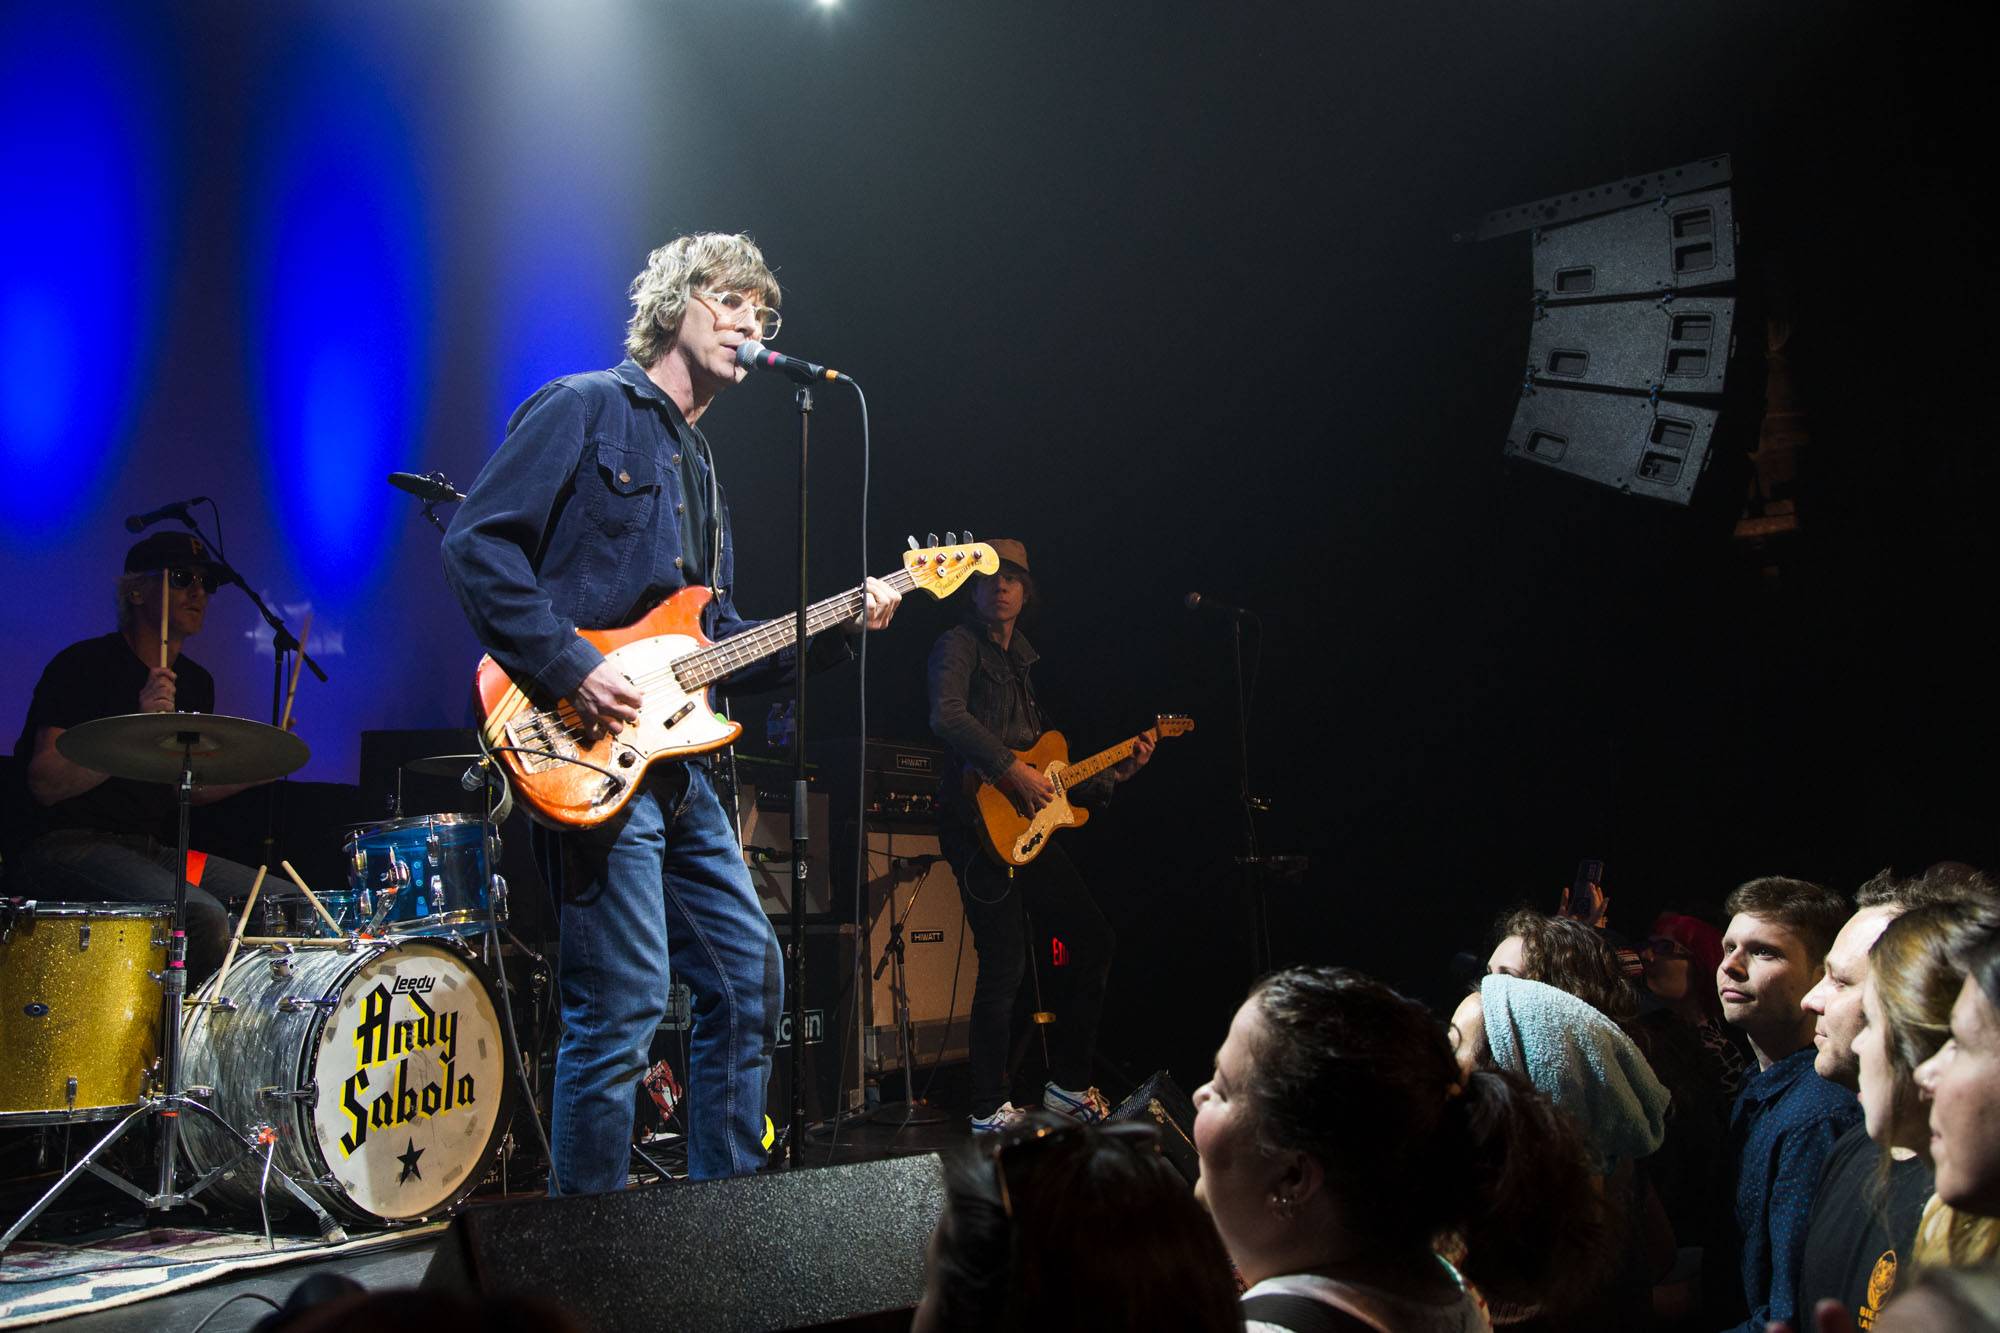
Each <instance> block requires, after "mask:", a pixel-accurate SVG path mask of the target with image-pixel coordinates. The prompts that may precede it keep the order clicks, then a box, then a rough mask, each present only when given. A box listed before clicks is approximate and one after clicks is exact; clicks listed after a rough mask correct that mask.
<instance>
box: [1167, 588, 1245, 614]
mask: <svg viewBox="0 0 2000 1333" xmlns="http://www.w3.org/2000/svg"><path fill="white" fill-rule="evenodd" d="M1181 601H1182V603H1183V604H1184V605H1185V606H1186V607H1187V609H1188V610H1190V611H1196V612H1201V611H1206V612H1208V613H1210V614H1211V615H1218V616H1228V617H1229V618H1230V619H1231V620H1255V619H1256V618H1257V613H1256V612H1255V611H1247V610H1245V609H1244V608H1242V607H1240V606H1230V605H1229V604H1228V603H1227V602H1218V601H1216V600H1215V599H1214V598H1213V597H1204V596H1202V595H1201V594H1200V593H1198V592H1191V593H1189V594H1188V595H1187V596H1186V597H1184V598H1182V599H1181Z"/></svg>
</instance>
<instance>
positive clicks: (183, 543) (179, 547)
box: [125, 532, 222, 574]
mask: <svg viewBox="0 0 2000 1333" xmlns="http://www.w3.org/2000/svg"><path fill="white" fill-rule="evenodd" d="M197 565H207V566H210V567H211V568H217V569H219V568H221V566H222V562H221V561H220V560H217V559H216V558H215V556H214V554H213V553H211V552H210V551H209V549H208V543H207V542H205V541H203V540H202V539H201V538H200V537H197V536H196V535H195V534H194V533H192V532H156V533H154V534H153V535H152V536H150V537H147V538H146V539H145V540H144V541H141V542H139V543H138V544H136V545H135V546H133V548H132V549H131V550H129V551H127V552H126V553H125V572H126V573H127V574H148V573H151V572H152V571H154V570H156V569H189V568H192V567H194V566H197Z"/></svg>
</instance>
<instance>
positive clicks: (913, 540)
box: [905, 533, 917, 551]
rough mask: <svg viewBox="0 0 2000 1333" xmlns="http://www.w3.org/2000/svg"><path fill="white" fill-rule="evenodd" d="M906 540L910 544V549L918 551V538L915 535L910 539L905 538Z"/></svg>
mask: <svg viewBox="0 0 2000 1333" xmlns="http://www.w3.org/2000/svg"><path fill="white" fill-rule="evenodd" d="M905 540H906V541H908V542H909V543H910V549H911V550H912V551H914V550H916V549H917V538H916V534H915V533H911V534H910V536H909V537H907V538H905Z"/></svg>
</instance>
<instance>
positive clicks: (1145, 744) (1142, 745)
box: [1111, 731, 1156, 782]
mask: <svg viewBox="0 0 2000 1333" xmlns="http://www.w3.org/2000/svg"><path fill="white" fill-rule="evenodd" d="M1155 744H1156V742H1155V741H1154V740H1153V738H1152V737H1151V736H1148V735H1147V734H1146V733H1145V732H1143V731H1142V732H1140V733H1139V734H1138V735H1137V736H1134V737H1133V738H1132V753H1131V754H1130V755H1129V756H1127V757H1126V758H1124V759H1121V760H1119V761H1118V762H1117V763H1116V764H1114V765H1112V768H1111V776H1112V777H1114V778H1116V779H1118V781H1120V782H1123V781H1125V779H1127V778H1129V777H1131V776H1133V775H1134V774H1136V773H1137V772H1138V771H1139V770H1140V769H1142V768H1144V767H1145V766H1146V765H1147V764H1149V763H1151V762H1152V761H1153V746H1154V745H1155Z"/></svg>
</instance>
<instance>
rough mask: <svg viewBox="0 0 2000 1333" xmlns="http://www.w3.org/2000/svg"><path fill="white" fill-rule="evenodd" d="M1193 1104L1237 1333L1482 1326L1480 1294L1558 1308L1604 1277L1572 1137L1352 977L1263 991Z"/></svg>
mask: <svg viewBox="0 0 2000 1333" xmlns="http://www.w3.org/2000/svg"><path fill="white" fill-rule="evenodd" d="M1194 1100H1195V1107H1196V1113H1195V1126H1194V1138H1195V1146H1196V1148H1197V1149H1198V1150H1199V1151H1200V1153H1201V1162H1202V1167H1201V1180H1200V1183H1199V1184H1198V1186H1197V1187H1196V1194H1197V1196H1198V1197H1199V1198H1201V1199H1202V1200H1203V1201H1204V1202H1205V1203H1206V1204H1207V1205H1208V1208H1209V1211H1210V1212H1211V1213H1212V1214H1213V1215H1214V1217H1215V1223H1216V1227H1217V1229H1218V1230H1219V1231H1220V1232H1221V1234H1222V1239H1223V1242H1224V1244H1226V1245H1227V1246H1228V1248H1229V1253H1230V1255H1231V1256H1232V1257H1233V1258H1234V1259H1235V1261H1236V1264H1237V1267H1238V1269H1239V1270H1240V1272H1241V1274H1242V1277H1243V1279H1244V1281H1245V1282H1246V1283H1248V1284H1249V1286H1250V1289H1249V1292H1248V1293H1247V1294H1246V1296H1245V1311H1246V1313H1247V1314H1248V1316H1249V1319H1250V1327H1251V1328H1252V1329H1257V1328H1260V1327H1263V1328H1271V1329H1298V1330H1303V1329H1307V1328H1315V1327H1357V1326H1358V1327H1363V1328H1376V1329H1385V1330H1390V1329H1393V1330H1398V1331H1399V1333H1432V1331H1433V1330H1452V1331H1453V1333H1459V1331H1462V1330H1481V1329H1486V1328H1487V1327H1488V1326H1489V1324H1488V1319H1487V1316H1486V1314H1485V1312H1484V1311H1483V1309H1482V1308H1481V1304H1480V1298H1481V1297H1484V1298H1485V1299H1487V1300H1491V1301H1493V1302H1495V1303H1496V1304H1504V1305H1506V1306H1509V1307H1519V1308H1529V1307H1535V1306H1543V1307H1567V1306H1570V1305H1573V1304H1575V1303H1576V1302H1577V1301H1578V1300H1579V1299H1580V1298H1583V1297H1586V1296H1588V1295H1589V1294H1590V1291H1591V1289H1592V1288H1593V1287H1594V1286H1595V1285H1596V1284H1597V1283H1598V1282H1600V1281H1601V1280H1602V1274H1603V1270H1604V1264H1605V1260H1606V1257H1607V1250H1606V1246H1607V1241H1608V1231H1607V1228H1606V1226H1605V1224H1604V1221H1603V1204H1602V1201H1601V1200H1600V1199H1599V1198H1598V1196H1597V1194H1596V1192H1595V1191H1594V1189H1593V1188H1592V1186H1591V1176H1590V1172H1589V1166H1588V1159H1587V1157H1586V1153H1585V1148H1584V1145H1583V1143H1582V1141H1581V1138H1580V1135H1579V1132H1578V1130H1577V1129H1576V1127H1575V1126H1574V1125H1573V1124H1572V1123H1571V1122H1570V1121H1569V1119H1568V1118H1567V1117H1565V1116H1563V1115H1561V1114H1559V1113H1557V1112H1556V1110H1555V1108H1554V1107H1553V1106H1551V1105H1550V1104H1549V1103H1548V1102H1547V1101H1546V1100H1545V1099H1543V1098H1542V1097H1539V1096H1537V1095H1536V1094H1535V1092H1534V1089H1533V1088H1532V1087H1531V1086H1530V1085H1529V1084H1528V1083H1527V1081H1526V1080H1524V1079H1521V1078H1519V1077H1518V1076H1515V1075H1510V1074H1503V1073H1499V1072H1495V1071H1490V1070H1486V1069H1479V1070H1476V1071H1475V1072H1473V1073H1470V1074H1466V1073H1463V1072H1461V1070H1460V1069H1459V1068H1458V1066H1457V1064H1456V1063H1455V1061H1454V1059H1453V1056H1452V1050H1451V1046H1450V1043H1449V1042H1448V1041H1447V1039H1446V1037H1445V1033H1444V1031H1443V1030H1442V1029H1441V1028H1440V1027H1439V1025H1438V1024H1437V1022H1436V1021H1435V1020H1434V1019H1433V1018H1432V1017H1431V1015H1430V1013H1429V1012H1428V1011H1427V1010H1425V1009H1424V1008H1423V1006H1421V1005H1419V1004H1417V1003H1415V1002H1414V1001H1412V1000H1409V999H1406V998H1404V997H1403V996H1402V995H1399V994H1397V993H1396V992H1395V991H1393V990H1391V989H1389V988H1388V987H1387V986H1384V985H1382V984H1381V983H1379V982H1376V981H1372V980H1370V979H1369V978H1367V977H1365V976H1362V975H1361V974H1360V973H1358V972H1354V971H1351V970H1348V969H1345V968H1325V967H1321V968H1293V969H1290V970H1288V971H1284V972H1280V973H1277V974H1276V975H1274V976H1271V977H1269V978H1266V979H1265V980H1264V981H1262V982H1260V983H1259V984H1258V985H1257V987H1256V988H1255V989H1254V990H1253V991H1252V992H1251V994H1250V998H1249V999H1247V1000H1246V1001H1244V1003H1243V1006H1242V1007H1241V1008H1240V1009H1238V1010H1237V1012H1236V1016H1235V1019H1234V1020H1233V1021H1232V1022H1231V1024H1230V1027H1229V1036H1228V1039H1227V1040H1226V1041H1225V1042H1224V1043H1223V1045H1222V1049H1221V1050H1220V1051H1218V1052H1217V1053H1216V1060H1215V1075H1214V1077H1213V1078H1212V1079H1211V1080H1210V1081H1209V1082H1208V1083H1207V1084H1205V1085H1203V1086H1202V1087H1201V1088H1200V1089H1199V1090H1198V1091H1197V1092H1196V1093H1195V1098H1194ZM1557 1234H1560V1235H1561V1237H1562V1243H1561V1244H1555V1243H1552V1239H1551V1238H1552V1237H1554V1236H1555V1235H1557ZM1441 1238H1444V1239H1443V1243H1445V1244H1447V1245H1448V1246H1449V1248H1451V1249H1452V1251H1453V1252H1454V1253H1456V1254H1458V1255H1459V1257H1460V1260H1461V1262H1460V1263H1459V1264H1458V1265H1456V1266H1454V1264H1452V1263H1451V1262H1449V1261H1448V1260H1447V1259H1446V1258H1445V1257H1444V1256H1443V1255H1441V1254H1440V1253H1438V1247H1439V1245H1440V1243H1441ZM1461 1273H1463V1275H1464V1276H1463V1278H1461V1276H1460V1274H1461ZM1467 1280H1469V1281H1470V1282H1471V1284H1472V1288H1473V1289H1470V1290H1469V1289H1468V1287H1467ZM1475 1292H1476V1294H1475ZM1328 1311H1331V1312H1333V1315H1334V1318H1333V1319H1332V1320H1329V1318H1328V1315H1327V1312H1328ZM1301 1312H1303V1313H1301Z"/></svg>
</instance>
